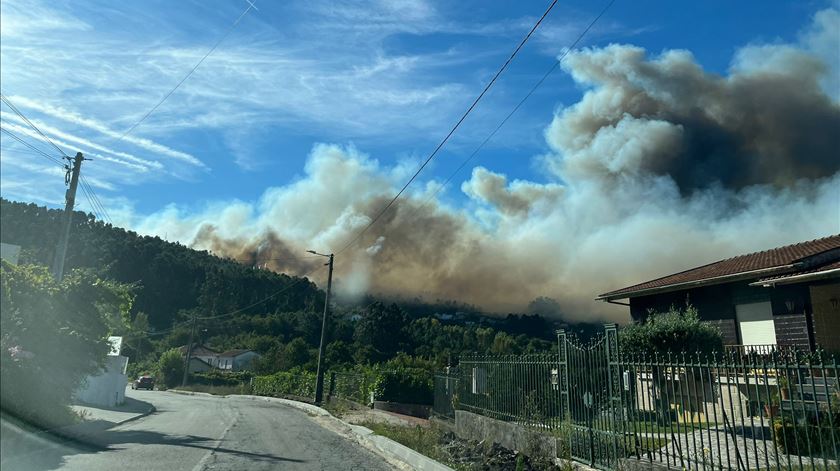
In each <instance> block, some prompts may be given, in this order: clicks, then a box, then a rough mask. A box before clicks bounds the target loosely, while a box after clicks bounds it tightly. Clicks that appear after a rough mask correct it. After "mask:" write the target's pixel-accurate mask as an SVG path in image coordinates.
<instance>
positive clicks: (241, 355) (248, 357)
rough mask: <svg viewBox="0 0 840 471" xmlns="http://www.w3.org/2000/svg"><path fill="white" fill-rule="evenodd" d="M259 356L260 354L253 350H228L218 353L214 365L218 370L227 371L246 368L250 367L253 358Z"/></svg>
mask: <svg viewBox="0 0 840 471" xmlns="http://www.w3.org/2000/svg"><path fill="white" fill-rule="evenodd" d="M259 357H260V354H259V353H257V352H255V351H253V350H245V349H238V350H228V351H226V352H224V353H220V354H219V356H218V359H217V363H216V367H217V368H219V369H220V370H229V371H242V370H247V369H250V367H251V364H252V363H253V362H254V360H255V359H257V358H259Z"/></svg>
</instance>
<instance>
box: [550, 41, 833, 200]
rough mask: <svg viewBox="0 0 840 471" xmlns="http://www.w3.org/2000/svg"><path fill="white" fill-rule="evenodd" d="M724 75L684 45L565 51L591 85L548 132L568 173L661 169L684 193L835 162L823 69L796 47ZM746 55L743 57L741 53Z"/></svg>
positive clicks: (777, 177)
mask: <svg viewBox="0 0 840 471" xmlns="http://www.w3.org/2000/svg"><path fill="white" fill-rule="evenodd" d="M769 53H770V54H776V55H779V56H781V57H778V58H775V59H772V58H771V59H766V60H767V61H772V62H771V63H769V64H764V65H763V66H762V67H760V68H756V67H753V65H752V64H749V63H742V64H738V65H737V67H736V68H735V70H734V71H733V72H732V74H731V75H729V76H728V77H720V76H717V75H715V74H711V73H708V72H705V71H703V70H702V69H701V68H700V66H699V65H698V64H697V63H696V62H695V61H694V58H693V56H692V55H691V54H690V53H689V52H687V51H668V52H665V53H664V54H662V55H661V56H659V57H657V58H654V59H653V60H650V59H648V58H647V56H646V54H645V51H644V50H643V49H641V48H638V47H633V46H623V45H611V46H608V47H606V48H603V49H587V50H583V51H578V52H575V53H572V54H570V55H569V57H568V58H567V59H566V60H565V61H564V64H563V66H564V68H565V69H566V70H567V71H569V72H570V73H571V74H572V76H573V77H574V78H575V80H576V81H578V82H579V83H581V84H584V85H587V86H590V87H592V89H591V90H589V91H588V92H586V94H585V95H584V97H583V99H582V100H581V101H580V102H579V103H577V104H575V105H573V106H571V107H569V108H567V109H565V110H563V112H562V113H561V114H560V115H559V116H558V117H557V119H556V120H555V121H554V123H552V126H551V127H550V129H549V131H548V139H549V142H550V143H551V144H552V145H553V146H554V148H555V149H556V150H557V151H558V152H559V153H561V154H562V155H563V156H565V159H564V160H563V162H562V168H560V169H558V172H559V173H561V174H562V175H563V176H566V177H576V178H596V179H609V178H610V177H620V176H624V175H627V176H630V177H633V178H635V177H637V176H639V175H643V174H649V175H657V176H668V177H670V178H671V179H673V180H674V182H676V184H677V185H678V187H679V188H680V190H681V191H682V192H683V193H684V194H685V193H687V192H690V191H693V190H696V189H703V188H709V187H711V186H713V185H716V184H720V185H722V186H724V187H725V188H732V189H741V188H744V187H746V186H750V185H756V184H774V185H778V186H789V185H790V184H791V183H793V182H794V181H796V180H797V179H800V178H808V179H815V178H821V177H826V176H830V175H833V174H834V173H835V172H837V170H838V169H840V158H838V150H840V133H838V132H836V131H837V130H838V129H840V107H838V106H837V103H836V102H835V101H833V99H832V97H830V96H829V95H828V94H826V93H825V91H823V89H822V88H821V85H820V83H821V79H822V78H823V77H824V76H825V75H826V74H827V73H828V70H827V68H826V66H825V65H824V64H823V62H821V61H820V60H819V59H818V58H816V57H814V56H811V55H808V54H807V53H805V52H803V51H791V50H783V51H776V52H773V51H769ZM744 61H746V59H744Z"/></svg>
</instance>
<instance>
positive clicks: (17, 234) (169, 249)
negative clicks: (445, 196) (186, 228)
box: [0, 199, 323, 330]
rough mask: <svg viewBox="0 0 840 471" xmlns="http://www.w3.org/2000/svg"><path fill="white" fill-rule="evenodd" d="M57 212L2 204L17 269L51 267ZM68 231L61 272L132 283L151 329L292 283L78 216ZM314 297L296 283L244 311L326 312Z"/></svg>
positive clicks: (2, 228) (2, 224)
mask: <svg viewBox="0 0 840 471" xmlns="http://www.w3.org/2000/svg"><path fill="white" fill-rule="evenodd" d="M61 214H62V211H59V210H53V209H47V208H45V207H43V206H37V205H35V204H25V203H17V202H11V201H8V200H6V199H3V200H0V238H2V241H3V242H5V243H9V244H16V245H20V246H21V247H23V250H22V252H21V260H20V262H21V264H27V263H35V264H42V265H47V266H50V265H52V259H53V256H54V253H55V252H54V251H55V246H56V241H57V240H58V232H59V227H60V217H61ZM70 234H71V237H70V243H69V246H68V250H67V259H66V260H67V261H66V265H65V267H66V270H67V271H69V270H72V269H73V268H79V267H87V268H93V269H95V270H97V271H99V272H100V274H102V275H104V276H106V277H108V278H111V279H114V280H116V281H120V282H123V283H132V284H134V287H135V289H134V293H135V295H136V299H135V303H134V312H133V314H136V313H137V312H145V313H146V315H147V316H148V319H149V324H150V326H151V328H153V329H158V330H160V329H165V328H167V327H169V326H170V325H171V324H172V322H173V320H175V319H176V316H177V313H178V312H179V311H182V310H191V309H205V308H206V310H207V311H206V312H202V313H200V315H212V314H215V313H224V312H228V311H232V310H234V309H239V308H241V307H245V306H249V305H251V304H254V303H256V302H258V301H261V300H263V299H265V298H267V297H269V296H270V295H271V294H273V293H275V292H277V291H279V290H281V289H283V288H285V287H286V286H287V285H289V284H290V283H292V282H294V281H295V280H296V279H295V278H292V277H289V276H286V275H282V274H277V273H273V272H270V271H265V270H255V269H252V268H250V267H246V266H243V265H240V264H238V263H235V262H233V261H230V260H224V259H220V258H218V257H215V256H213V255H210V254H209V253H207V252H205V251H197V250H193V249H190V248H188V247H185V246H183V245H180V244H178V243H172V242H166V241H164V240H162V239H161V238H159V237H148V236H141V235H139V234H137V233H136V232H132V231H127V230H125V229H122V228H119V227H112V226H111V225H107V224H103V223H102V222H100V221H96V220H95V219H94V218H93V216H92V215H89V214H86V213H82V212H78V211H77V212H76V213H75V214H74V217H73V226H72V228H71V230H70ZM318 293H319V291H318V289H317V287H316V286H315V285H314V284H313V283H311V282H308V281H306V282H302V283H297V284H296V286H294V287H293V289H289V290H287V291H285V292H283V293H282V294H281V295H278V296H275V297H272V298H271V299H269V300H267V301H265V302H264V303H261V304H259V305H258V306H255V307H254V308H253V309H245V311H244V312H245V313H265V312H286V311H295V310H306V309H316V310H317V309H320V308H322V307H323V300H322V296H320V295H319V294H318ZM319 303H321V304H319ZM210 310H215V312H210Z"/></svg>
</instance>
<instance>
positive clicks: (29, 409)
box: [0, 261, 131, 427]
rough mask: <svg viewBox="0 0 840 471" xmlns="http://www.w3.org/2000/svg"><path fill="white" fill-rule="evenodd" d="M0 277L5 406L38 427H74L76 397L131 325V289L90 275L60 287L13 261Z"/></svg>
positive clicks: (0, 385)
mask: <svg viewBox="0 0 840 471" xmlns="http://www.w3.org/2000/svg"><path fill="white" fill-rule="evenodd" d="M0 275H2V276H0V313H2V315H0V406H2V410H3V411H4V412H5V413H10V414H13V415H15V416H17V417H18V418H19V419H22V420H24V421H26V422H29V423H32V424H38V425H41V426H45V427H54V426H58V425H63V424H65V423H68V422H70V421H72V420H73V414H72V413H71V411H70V409H69V407H68V405H69V404H70V401H71V398H72V395H73V392H74V391H75V390H76V388H77V387H78V386H79V385H80V384H81V381H82V380H83V379H84V378H85V377H86V376H87V375H89V374H91V373H94V372H96V371H97V370H98V369H99V366H100V365H101V364H102V362H103V361H104V359H105V355H106V354H107V353H108V350H109V349H110V346H109V344H108V342H107V337H108V335H109V334H110V333H112V332H114V331H119V330H121V329H122V328H123V326H124V324H125V321H126V319H127V316H128V311H129V308H130V306H131V296H130V294H129V292H128V289H127V288H126V287H125V286H123V285H120V284H118V283H114V282H110V281H108V280H103V279H101V278H99V277H97V276H96V275H95V274H93V273H92V272H90V271H83V270H76V271H73V272H72V273H70V274H68V275H67V276H65V277H64V279H63V280H62V282H61V283H57V282H55V281H54V279H53V277H52V275H51V274H50V273H49V272H48V271H47V270H46V269H45V268H43V267H37V266H23V267H16V266H14V265H10V264H8V263H6V262H5V261H4V262H2V273H0Z"/></svg>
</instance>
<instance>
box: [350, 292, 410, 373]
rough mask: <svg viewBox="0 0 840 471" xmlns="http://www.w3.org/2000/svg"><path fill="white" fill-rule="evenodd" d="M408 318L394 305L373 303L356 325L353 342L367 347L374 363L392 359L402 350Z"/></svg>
mask: <svg viewBox="0 0 840 471" xmlns="http://www.w3.org/2000/svg"><path fill="white" fill-rule="evenodd" d="M407 324H408V318H407V316H406V314H405V313H404V312H403V311H402V309H400V308H399V306H397V305H396V304H391V305H389V306H385V305H384V304H382V303H374V304H373V305H372V306H370V308H368V311H367V312H366V313H365V315H363V316H362V318H361V319H360V320H359V321H358V323H357V324H356V332H355V333H354V338H355V340H356V341H357V342H358V343H360V344H362V345H368V346H370V347H371V349H372V350H373V352H374V358H373V360H374V361H384V360H387V359H388V358H391V357H393V356H394V355H396V354H397V352H398V351H400V349H401V348H402V345H401V341H402V339H403V333H404V329H405V327H406V325H407Z"/></svg>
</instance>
